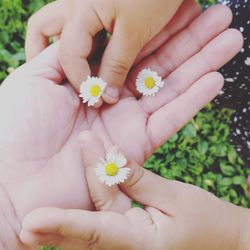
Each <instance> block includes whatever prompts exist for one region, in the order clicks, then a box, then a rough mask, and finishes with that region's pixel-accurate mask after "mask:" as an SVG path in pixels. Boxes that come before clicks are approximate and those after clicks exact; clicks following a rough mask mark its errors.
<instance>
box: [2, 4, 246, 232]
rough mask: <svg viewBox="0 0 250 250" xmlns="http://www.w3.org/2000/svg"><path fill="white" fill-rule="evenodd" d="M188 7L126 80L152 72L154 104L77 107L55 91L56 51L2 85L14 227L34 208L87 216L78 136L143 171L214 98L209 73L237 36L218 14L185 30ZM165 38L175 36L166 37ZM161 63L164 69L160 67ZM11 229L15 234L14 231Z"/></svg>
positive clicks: (128, 100)
mask: <svg viewBox="0 0 250 250" xmlns="http://www.w3.org/2000/svg"><path fill="white" fill-rule="evenodd" d="M189 6H190V5H189ZM189 6H186V8H187V11H186V12H184V13H185V15H179V16H177V18H176V19H175V23H173V24H172V26H170V27H169V28H168V29H167V30H166V31H165V33H162V35H161V37H160V38H159V39H162V40H164V42H165V41H166V40H165V39H163V37H164V38H166V37H167V39H168V43H167V44H166V45H162V46H160V48H159V49H157V48H156V47H157V46H154V45H153V44H151V45H149V47H150V46H151V48H153V47H154V55H153V56H152V55H151V56H149V57H146V58H141V63H140V64H138V65H137V66H136V67H135V68H134V70H133V71H132V72H131V75H130V78H129V80H128V85H129V82H134V76H135V75H136V74H137V72H138V71H140V70H141V69H142V68H144V67H150V68H152V69H154V70H157V71H159V72H160V73H161V74H162V75H164V76H165V77H166V83H167V84H166V86H165V87H164V88H163V89H162V90H161V92H160V93H159V94H158V95H157V96H156V97H155V98H144V97H143V98H141V99H139V100H137V99H136V98H135V96H134V94H133V92H132V91H130V90H129V89H128V88H125V89H124V91H123V93H122V98H121V100H120V101H119V103H117V104H116V105H114V106H103V107H102V108H101V109H99V110H93V109H91V108H87V107H85V106H82V105H81V103H80V100H79V98H78V96H77V94H76V93H75V92H74V91H73V89H72V88H71V87H70V86H69V84H64V85H59V84H61V83H62V80H63V78H64V75H63V72H62V69H61V67H60V63H59V60H58V58H57V54H58V53H57V45H53V46H51V47H50V48H48V49H47V50H46V51H44V52H43V53H42V54H41V55H40V56H39V57H38V58H36V59H34V60H32V61H31V62H30V63H28V64H25V65H24V66H22V67H20V68H19V69H18V70H16V71H15V72H14V73H13V74H12V75H10V77H9V78H8V79H7V80H6V81H5V82H4V83H3V85H2V86H1V88H0V113H1V116H2V117H1V123H0V159H1V162H0V183H2V186H3V187H4V189H5V192H6V193H7V194H8V196H9V199H10V200H11V203H12V204H13V208H14V210H15V213H16V217H17V220H15V222H16V221H18V220H22V218H23V217H24V216H25V215H26V214H27V213H28V212H30V211H32V210H33V209H35V208H38V207H44V206H55V207H61V208H79V209H86V210H90V209H93V205H92V203H91V200H90V197H89V193H88V188H87V184H86V183H85V176H84V173H83V171H82V162H81V157H80V147H79V142H78V134H79V133H80V131H82V130H91V131H94V132H95V133H97V134H98V135H99V136H100V137H101V138H102V139H103V141H104V142H105V147H109V146H110V145H111V144H116V145H119V146H120V147H121V148H122V149H123V151H124V152H125V153H126V155H127V156H128V157H129V158H131V159H133V160H135V161H136V162H137V163H138V164H142V163H143V162H144V160H145V159H146V158H147V157H148V156H149V155H151V154H152V153H153V152H154V150H155V149H156V148H157V147H159V146H160V145H161V144H162V143H163V142H165V141H166V140H167V138H169V137H170V136H172V135H173V134H174V133H176V132H177V130H178V129H180V128H181V127H182V126H183V125H184V124H185V123H186V122H187V121H188V120H190V119H191V117H192V116H193V115H195V114H196V112H197V111H198V110H200V109H201V108H202V107H203V106H204V105H205V104H206V103H207V102H208V101H210V100H211V99H212V98H214V96H215V95H216V94H217V93H218V92H219V90H220V89H221V87H222V83H223V79H222V77H221V76H220V75H219V74H218V73H215V72H213V71H214V70H216V69H217V68H219V67H220V66H221V65H223V64H224V63H226V62H227V61H228V60H229V59H231V58H232V57H233V56H234V55H235V54H236V53H237V52H238V51H239V50H240V48H241V46H242V36H241V34H240V32H238V31H235V30H226V31H224V30H225V29H226V28H227V26H228V25H229V23H230V20H231V13H230V11H229V10H228V9H227V8H226V7H223V6H215V7H213V8H211V9H210V10H209V11H207V12H206V13H204V14H203V15H202V16H200V17H198V18H197V19H195V20H194V21H193V22H192V24H190V26H187V25H188V24H189V23H190V22H191V21H192V20H193V18H194V15H195V16H196V15H197V14H198V13H197V12H195V13H194V12H193V10H192V8H191V9H189ZM208 20H210V21H209V22H208ZM204 23H207V24H208V26H207V29H206V30H205V31H204ZM210 25H211V27H210ZM184 27H186V28H185V29H184V30H183V28H184ZM169 32H170V34H175V35H173V36H171V37H169V36H168V35H167V34H169ZM191 34H196V35H195V36H194V35H191ZM159 41H160V40H159ZM159 41H158V43H157V41H155V43H157V44H158V45H159ZM183 41H185V45H186V46H183ZM197 41H199V46H197ZM201 47H202V48H203V49H202V50H200V48H201ZM163 55H164V57H163ZM163 58H164V61H165V62H166V63H165V64H160V65H159V64H158V62H159V60H163ZM170 58H172V59H171V64H170V63H169V62H170ZM93 67H94V65H93ZM190 72H191V73H190ZM145 145H147V147H145ZM117 191H118V190H117ZM1 209H4V208H1ZM14 224H15V223H14ZM14 227H15V228H17V229H16V231H18V228H19V224H18V225H16V224H15V225H14Z"/></svg>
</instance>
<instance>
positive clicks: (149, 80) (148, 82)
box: [145, 77, 155, 89]
mask: <svg viewBox="0 0 250 250" xmlns="http://www.w3.org/2000/svg"><path fill="white" fill-rule="evenodd" d="M145 86H146V87H147V88H148V89H152V88H153V87H154V86H155V80H154V78H152V77H148V78H147V79H146V80H145Z"/></svg>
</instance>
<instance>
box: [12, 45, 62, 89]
mask: <svg viewBox="0 0 250 250" xmlns="http://www.w3.org/2000/svg"><path fill="white" fill-rule="evenodd" d="M58 47H59V44H58V42H56V43H54V44H52V45H50V46H49V47H48V48H46V49H45V50H44V51H42V52H41V53H40V54H39V55H38V56H37V57H36V58H34V59H33V60H32V61H30V62H28V63H26V64H24V65H22V66H21V67H19V68H18V69H17V70H16V73H18V72H20V73H21V72H22V71H23V70H24V68H27V70H26V71H27V72H28V74H29V75H32V76H40V77H43V78H45V79H48V80H50V81H52V82H53V83H56V84H61V83H62V81H63V79H64V78H65V75H64V72H63V69H62V67H61V65H60V63H59V59H58Z"/></svg>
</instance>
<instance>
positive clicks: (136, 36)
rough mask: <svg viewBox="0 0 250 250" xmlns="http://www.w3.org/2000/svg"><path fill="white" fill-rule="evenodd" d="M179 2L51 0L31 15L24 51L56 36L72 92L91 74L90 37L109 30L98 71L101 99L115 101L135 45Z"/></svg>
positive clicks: (138, 46)
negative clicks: (104, 86)
mask: <svg viewBox="0 0 250 250" xmlns="http://www.w3.org/2000/svg"><path fill="white" fill-rule="evenodd" d="M182 1H183V0H154V1H152V0H136V1H135V0H109V1H107V0H57V1H55V2H53V3H51V4H49V5H47V6H45V7H44V8H42V9H41V10H40V11H38V12H37V13H36V14H35V15H34V16H33V17H31V19H30V21H29V25H28V32H27V40H26V52H27V59H28V60H30V59H31V58H33V57H34V56H36V55H37V54H38V53H39V52H41V51H42V50H43V49H44V48H45V47H46V46H47V45H48V37H51V36H60V38H61V45H60V63H61V65H62V67H63V69H64V71H65V73H66V76H67V77H68V79H69V81H70V82H71V83H72V84H73V86H74V87H75V89H76V90H79V85H80V83H81V81H83V80H84V79H85V78H86V77H87V76H88V75H91V71H90V66H89V63H88V56H89V55H90V53H91V51H92V45H93V38H94V37H95V36H96V35H97V33H98V32H100V31H102V30H103V29H105V30H106V31H107V32H110V33H112V34H113V36H112V38H111V41H110V43H109V45H108V46H107V48H106V50H105V52H104V55H103V58H102V62H101V67H100V70H99V76H100V77H101V78H103V79H104V80H105V81H106V82H107V84H108V86H109V87H108V88H107V89H106V91H105V93H104V94H103V99H104V101H106V102H107V103H115V102H116V101H118V97H119V92H120V91H119V89H120V88H121V87H122V85H123V83H124V81H125V80H126V77H127V74H128V71H129V70H130V68H131V66H132V64H133V63H134V61H135V58H136V57H137V55H138V54H139V52H140V51H141V49H142V48H143V47H144V45H146V43H147V42H149V41H150V40H151V39H152V38H153V37H154V36H155V35H156V34H157V33H159V32H160V31H161V30H162V29H163V27H164V26H165V25H166V24H167V22H168V21H169V20H170V19H171V18H172V16H173V15H174V14H175V12H176V11H177V9H178V7H179V6H180V4H181V2H182Z"/></svg>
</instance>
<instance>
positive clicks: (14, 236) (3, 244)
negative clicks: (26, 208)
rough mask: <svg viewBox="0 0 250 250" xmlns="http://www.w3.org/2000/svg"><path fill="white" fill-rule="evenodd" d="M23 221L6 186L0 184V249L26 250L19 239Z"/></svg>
mask: <svg viewBox="0 0 250 250" xmlns="http://www.w3.org/2000/svg"><path fill="white" fill-rule="evenodd" d="M20 229H21V223H20V220H19V219H18V217H17V216H16V214H15V209H14V207H13V206H12V203H11V201H10V199H9V198H8V195H7V193H6V192H5V190H4V187H3V186H2V185H1V184H0V250H13V249H15V250H25V247H24V246H23V245H22V244H21V242H20V240H19V232H20Z"/></svg>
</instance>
